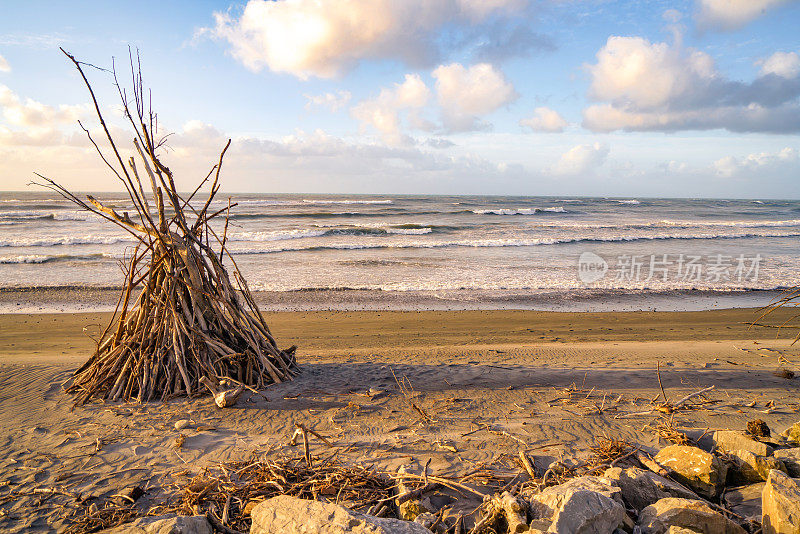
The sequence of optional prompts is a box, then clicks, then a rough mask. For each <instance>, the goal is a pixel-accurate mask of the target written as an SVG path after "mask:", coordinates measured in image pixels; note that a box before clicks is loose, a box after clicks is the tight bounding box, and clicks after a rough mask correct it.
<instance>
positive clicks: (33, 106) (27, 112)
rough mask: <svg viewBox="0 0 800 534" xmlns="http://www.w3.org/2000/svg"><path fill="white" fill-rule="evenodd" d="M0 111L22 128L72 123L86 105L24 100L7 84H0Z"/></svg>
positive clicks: (84, 109)
mask: <svg viewBox="0 0 800 534" xmlns="http://www.w3.org/2000/svg"><path fill="white" fill-rule="evenodd" d="M0 111H2V114H3V117H4V118H5V120H6V121H7V122H8V123H10V124H13V125H15V126H22V127H24V128H49V127H52V126H55V125H58V124H63V123H74V122H75V121H76V120H78V118H79V117H80V116H81V114H82V113H84V112H85V111H86V106H81V105H77V106H68V105H60V106H58V107H53V106H48V105H46V104H42V103H41V102H37V101H36V100H33V99H30V98H26V99H25V100H24V101H23V100H22V99H21V98H20V97H19V96H17V94H16V93H14V92H13V91H12V90H11V89H9V88H8V87H7V86H5V85H2V84H0Z"/></svg>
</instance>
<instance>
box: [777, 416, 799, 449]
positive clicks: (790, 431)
mask: <svg viewBox="0 0 800 534" xmlns="http://www.w3.org/2000/svg"><path fill="white" fill-rule="evenodd" d="M781 436H783V437H785V438H786V439H788V440H789V441H793V442H795V443H798V444H800V421H798V422H797V423H795V424H793V425H792V426H790V427H789V428H787V429H786V430H784V431H783V432H781Z"/></svg>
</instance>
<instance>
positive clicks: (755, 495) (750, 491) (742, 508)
mask: <svg viewBox="0 0 800 534" xmlns="http://www.w3.org/2000/svg"><path fill="white" fill-rule="evenodd" d="M764 485H765V482H759V483H758V484H751V485H749V486H742V487H739V488H728V489H727V490H725V502H724V503H723V504H724V505H725V508H727V509H728V510H730V511H731V512H733V513H734V514H738V515H740V516H742V517H744V518H745V519H747V520H748V521H757V522H759V523H760V522H761V493H763V491H764Z"/></svg>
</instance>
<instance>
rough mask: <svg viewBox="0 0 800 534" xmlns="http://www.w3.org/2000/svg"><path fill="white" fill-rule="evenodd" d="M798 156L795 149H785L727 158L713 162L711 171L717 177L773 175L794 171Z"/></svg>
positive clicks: (799, 158) (799, 159) (799, 157)
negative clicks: (712, 170)
mask: <svg viewBox="0 0 800 534" xmlns="http://www.w3.org/2000/svg"><path fill="white" fill-rule="evenodd" d="M798 161H800V155H799V154H798V151H797V149H795V148H791V147H785V148H783V149H782V150H779V151H778V152H760V153H757V154H750V155H748V156H745V157H743V158H736V157H734V156H727V157H724V158H721V159H718V160H717V161H715V162H714V165H713V169H714V171H715V172H716V174H717V175H718V176H723V177H740V176H743V175H750V174H755V175H757V176H763V175H764V174H765V173H770V174H775V173H776V172H780V171H788V170H790V169H791V170H792V171H794V170H796V169H797V164H798Z"/></svg>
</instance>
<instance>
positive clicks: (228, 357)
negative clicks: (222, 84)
mask: <svg viewBox="0 0 800 534" xmlns="http://www.w3.org/2000/svg"><path fill="white" fill-rule="evenodd" d="M62 52H64V54H65V55H66V56H67V57H68V58H69V60H70V61H71V62H72V63H73V64H74V66H75V68H76V69H77V70H78V73H79V74H80V75H81V77H82V78H83V80H84V82H85V84H86V87H87V89H88V91H89V94H90V96H91V99H92V102H93V103H94V104H95V106H94V108H95V111H96V114H97V117H98V119H99V121H100V123H101V125H102V126H103V132H104V136H105V140H106V141H107V142H108V145H107V148H100V146H101V145H103V146H105V144H104V143H100V144H98V143H96V142H95V140H94V138H93V137H92V134H91V132H90V131H89V130H88V129H85V131H86V133H87V135H88V136H89V138H90V140H91V142H92V143H93V145H94V146H95V148H96V149H97V151H98V153H99V155H100V157H101V158H102V160H103V162H104V163H105V165H106V166H108V167H109V168H110V169H111V171H112V173H113V174H114V176H115V178H116V179H118V180H119V182H120V183H121V184H122V185H123V186H124V188H125V190H126V191H127V195H128V199H127V201H128V202H130V204H131V205H132V206H133V211H132V212H130V213H129V212H123V213H119V212H118V211H117V210H116V209H115V208H114V207H112V206H111V205H109V204H108V203H104V202H103V201H101V200H99V199H97V198H95V197H93V196H91V195H89V196H86V197H85V198H80V197H78V196H77V195H75V194H73V193H72V192H71V191H69V190H68V189H67V188H66V187H64V186H62V185H60V184H59V183H57V182H55V181H54V180H51V179H50V178H47V177H44V176H42V175H38V176H39V177H40V178H41V179H42V180H43V181H42V182H41V183H39V185H41V186H43V187H46V188H48V189H51V190H53V191H55V192H56V193H58V194H59V195H61V196H62V197H64V198H65V199H67V200H69V201H71V202H73V203H74V204H75V205H77V206H78V207H80V208H82V209H84V210H87V211H89V212H91V213H94V214H95V215H97V216H99V217H101V218H103V219H105V220H106V221H108V222H110V223H112V224H115V225H117V226H118V227H119V228H120V229H122V230H123V231H124V232H126V234H128V235H130V236H131V237H132V238H133V239H134V241H135V245H134V246H133V247H132V248H131V249H130V250H129V252H128V253H127V254H126V256H125V258H124V259H123V262H122V263H123V265H124V269H125V283H124V285H123V287H124V289H123V291H122V293H121V295H120V297H119V301H118V303H117V306H116V309H115V311H114V314H113V316H112V320H111V322H110V323H109V324H108V326H107V327H106V328H105V330H104V331H103V333H102V335H101V336H100V339H99V340H98V343H97V347H96V350H95V351H94V354H93V355H92V356H91V358H90V359H89V360H88V361H87V362H86V363H84V364H83V365H82V366H81V367H80V368H79V369H78V370H77V371H75V373H74V374H73V376H72V377H71V379H70V380H69V381H68V382H67V383H66V384H65V387H66V390H67V391H68V392H70V393H72V394H74V395H75V402H76V404H83V403H86V402H88V401H90V400H92V399H103V400H124V401H132V400H133V401H138V402H146V401H150V400H162V401H163V400H166V399H168V398H172V397H176V396H190V397H191V396H197V395H202V394H203V390H202V388H198V387H197V384H198V381H200V380H201V379H205V380H206V381H208V382H209V383H211V385H212V386H213V389H219V390H220V391H221V390H222V389H223V388H222V387H221V381H224V379H229V380H230V381H232V382H233V383H234V384H237V387H236V388H235V389H233V390H232V391H233V392H236V391H237V390H238V389H239V388H252V389H262V388H264V387H266V386H268V385H269V384H273V383H279V382H284V381H287V380H290V379H291V378H292V377H293V376H294V375H295V374H296V373H297V369H298V368H297V364H296V361H295V355H294V352H295V347H290V348H289V349H286V350H281V349H279V348H278V345H277V343H276V341H275V339H274V338H273V336H272V334H271V333H270V330H269V328H268V326H267V323H266V321H265V320H264V317H263V315H262V314H261V311H260V310H259V308H258V306H257V305H256V303H255V301H254V299H253V296H252V294H251V293H250V290H249V289H248V286H247V282H246V281H245V279H244V278H243V276H242V274H241V272H240V271H239V269H238V267H237V264H236V261H235V259H234V258H233V257H231V255H230V251H229V250H228V248H227V240H228V235H227V231H228V222H229V219H228V217H229V214H230V210H231V208H233V207H234V206H235V204H231V202H230V200H229V201H228V202H227V204H226V205H224V206H222V207H219V206H217V205H214V209H213V210H212V203H213V202H214V200H215V197H216V196H217V194H218V193H219V190H220V182H219V178H220V172H221V170H222V162H223V159H224V156H225V153H226V152H227V150H228V148H229V147H230V143H231V142H230V140H229V141H228V143H227V144H226V145H225V147H224V148H223V149H222V151H221V153H220V156H219V159H218V161H217V162H216V164H214V165H213V166H212V167H211V170H210V171H209V173H208V174H207V175H206V177H205V178H204V179H203V180H202V181H201V182H200V184H199V185H198V186H197V188H196V189H195V190H194V191H193V192H192V193H191V194H189V195H182V194H180V193H179V192H178V189H177V186H176V185H175V179H174V177H173V173H172V171H171V170H170V169H169V168H168V167H167V166H166V165H165V164H164V162H163V161H162V159H161V157H162V155H163V149H162V147H163V143H164V140H165V139H164V138H157V137H156V135H157V133H156V132H158V124H157V116H156V114H155V112H154V111H153V110H152V109H151V108H150V107H149V104H148V102H150V98H149V97H148V93H147V92H146V89H145V88H144V86H143V82H142V75H141V70H140V69H138V61H137V62H136V63H135V62H134V60H133V59H131V76H132V85H133V89H132V92H130V93H128V92H127V91H126V90H124V89H123V88H122V86H121V85H120V83H119V81H118V79H117V76H116V72H113V71H112V76H113V79H114V83H115V86H116V87H117V89H118V90H119V95H120V99H121V104H122V109H123V114H124V117H125V118H126V119H127V121H128V123H129V127H130V128H131V129H132V130H133V134H134V141H133V148H134V150H133V152H134V154H136V155H138V159H137V158H135V157H130V158H127V159H126V158H124V157H123V153H124V152H123V150H122V149H121V148H119V145H118V144H117V142H116V141H115V139H114V137H113V136H112V134H111V132H110V130H109V129H108V128H107V127H105V124H106V122H105V119H104V117H103V115H102V112H101V111H100V110H101V106H100V104H99V103H98V102H97V100H96V97H95V93H94V90H93V88H92V85H91V83H90V82H89V81H88V78H87V77H86V75H85V72H84V67H83V66H84V65H86V63H82V62H80V61H78V60H77V59H75V58H74V57H73V56H72V55H70V54H68V53H67V52H66V51H64V50H63V49H62ZM137 60H138V58H137ZM143 181H145V182H146V183H147V185H149V189H150V193H147V194H146V193H145V185H144V184H143ZM204 186H207V187H208V191H209V192H208V195H207V198H206V199H205V200H204V201H202V202H199V203H198V200H197V199H196V198H195V197H196V195H197V194H198V192H199V191H200V189H201V188H203V187H204ZM217 208H218V209H217ZM221 216H224V217H223V220H224V222H221V223H220V224H219V225H218V226H212V221H214V222H216V219H217V218H218V217H221ZM226 256H227V260H226ZM227 263H230V265H231V266H232V268H233V276H231V275H230V274H229V272H228V267H227V266H226V264H227ZM209 389H212V388H209ZM236 396H237V395H235V394H233V393H225V394H224V395H223V396H222V398H221V399H220V398H219V397H218V396H217V395H215V400H216V402H217V404H218V405H224V406H229V405H231V404H232V402H234V398H235V397H236Z"/></svg>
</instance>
